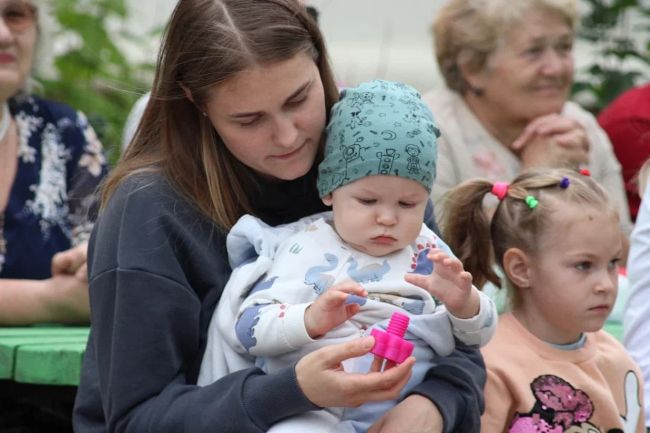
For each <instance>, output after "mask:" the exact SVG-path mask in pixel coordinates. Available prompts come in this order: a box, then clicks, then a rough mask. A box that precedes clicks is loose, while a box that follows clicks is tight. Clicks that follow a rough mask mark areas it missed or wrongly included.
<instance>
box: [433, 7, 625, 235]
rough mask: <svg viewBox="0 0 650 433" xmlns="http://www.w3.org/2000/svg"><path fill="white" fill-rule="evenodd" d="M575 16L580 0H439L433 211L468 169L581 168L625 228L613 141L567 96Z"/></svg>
mask: <svg viewBox="0 0 650 433" xmlns="http://www.w3.org/2000/svg"><path fill="white" fill-rule="evenodd" d="M578 19H579V14H578V4H577V0H518V1H517V2H511V1H508V0H478V1H473V0H450V1H448V2H447V3H446V4H445V5H444V6H443V7H442V8H441V9H440V11H439V12H438V14H437V15H436V18H435V20H434V24H433V33H434V40H435V54H436V58H437V62H438V66H439V68H440V71H441V73H442V75H443V78H444V81H445V83H446V87H445V88H440V89H437V90H434V91H430V92H428V93H427V94H425V96H424V99H425V101H426V102H427V103H428V104H429V106H430V107H431V109H432V111H433V113H434V115H435V117H436V120H437V121H438V122H439V124H440V125H441V129H442V139H441V141H440V146H439V156H438V167H439V168H438V176H437V179H436V183H435V186H434V189H433V193H432V197H433V199H434V202H435V203H436V208H437V211H438V212H440V210H441V209H442V206H440V202H441V198H442V197H443V196H444V194H445V193H446V192H447V191H448V190H449V189H450V188H452V187H454V186H455V185H457V184H459V183H460V182H462V181H464V180H467V179H469V178H473V177H483V178H487V179H490V180H493V181H509V180H511V179H513V178H514V177H515V176H516V175H517V174H518V173H520V172H521V171H522V170H524V169H526V168H529V167H535V166H548V167H573V168H588V169H589V170H590V172H591V175H592V176H593V177H594V179H596V180H597V181H598V182H599V183H600V184H602V185H603V186H604V187H605V189H606V190H607V191H608V192H609V194H610V195H611V197H612V199H613V200H614V202H615V203H616V205H617V208H618V209H619V214H620V217H621V226H622V227H623V228H624V231H625V232H626V233H628V234H629V231H630V230H631V223H630V218H629V214H628V210H627V200H626V198H625V194H624V190H623V181H622V177H621V171H620V165H619V163H618V162H617V160H616V157H615V155H614V153H613V151H612V146H611V143H610V142H609V139H608V138H607V135H606V134H605V132H604V131H603V130H602V128H600V126H599V125H598V123H597V122H596V119H595V118H594V116H593V115H591V114H590V113H589V112H587V111H586V110H584V109H582V108H581V107H579V106H578V105H577V104H575V103H573V102H571V101H568V97H569V91H570V88H571V84H572V82H573V75H574V60H573V43H574V39H575V29H576V26H577V23H578ZM496 203H497V202H496V199H493V198H491V197H490V198H488V199H487V200H486V206H487V207H492V208H493V207H494V206H496Z"/></svg>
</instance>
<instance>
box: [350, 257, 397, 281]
mask: <svg viewBox="0 0 650 433" xmlns="http://www.w3.org/2000/svg"><path fill="white" fill-rule="evenodd" d="M348 263H349V264H350V266H349V267H348V275H349V276H350V278H352V279H353V280H354V281H356V282H357V283H369V282H371V281H381V279H382V278H383V277H384V275H386V273H387V272H388V271H390V265H389V264H388V260H384V262H383V263H382V264H381V265H380V264H379V263H370V264H368V265H366V266H363V267H362V268H361V269H357V267H358V266H359V264H358V263H357V261H356V260H355V259H354V258H353V257H350V258H349V259H348Z"/></svg>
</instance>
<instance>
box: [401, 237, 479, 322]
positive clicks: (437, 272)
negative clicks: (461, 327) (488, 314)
mask: <svg viewBox="0 0 650 433" xmlns="http://www.w3.org/2000/svg"><path fill="white" fill-rule="evenodd" d="M427 258H428V259H429V260H431V262H432V263H433V272H431V274H430V275H420V274H406V276H405V277H404V279H405V280H406V281H407V282H409V283H411V284H414V285H416V286H418V287H421V288H423V289H425V290H426V291H428V292H429V293H431V295H432V296H434V297H435V298H437V299H439V300H440V302H442V303H443V304H444V305H445V307H446V308H447V311H449V312H450V313H451V314H453V315H454V316H456V317H458V318H460V319H469V318H471V317H474V316H476V315H477V314H478V312H479V307H480V299H479V294H478V290H477V289H476V288H475V287H474V286H472V274H470V273H469V272H467V271H465V270H464V268H463V264H462V263H461V261H460V260H458V259H457V258H454V257H449V256H448V255H447V254H446V253H445V252H444V251H442V250H441V249H439V248H433V249H431V251H429V254H427Z"/></svg>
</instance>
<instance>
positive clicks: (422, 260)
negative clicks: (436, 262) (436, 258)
mask: <svg viewBox="0 0 650 433" xmlns="http://www.w3.org/2000/svg"><path fill="white" fill-rule="evenodd" d="M429 251H431V248H430V246H429V245H428V244H427V246H426V247H424V248H422V249H421V250H420V251H419V252H417V253H416V256H415V264H414V267H413V270H412V271H411V272H410V273H412V274H420V275H429V274H431V272H433V262H432V261H431V260H429V258H428V257H427V254H429Z"/></svg>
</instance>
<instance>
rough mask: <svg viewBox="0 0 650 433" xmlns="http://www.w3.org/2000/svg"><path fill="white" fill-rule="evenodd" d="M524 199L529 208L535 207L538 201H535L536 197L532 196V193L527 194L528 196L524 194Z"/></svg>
mask: <svg viewBox="0 0 650 433" xmlns="http://www.w3.org/2000/svg"><path fill="white" fill-rule="evenodd" d="M524 201H525V202H526V204H527V205H528V207H529V208H531V209H535V208H536V207H537V205H538V204H539V202H538V201H537V199H536V198H535V197H533V196H532V195H528V196H526V198H525V199H524Z"/></svg>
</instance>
